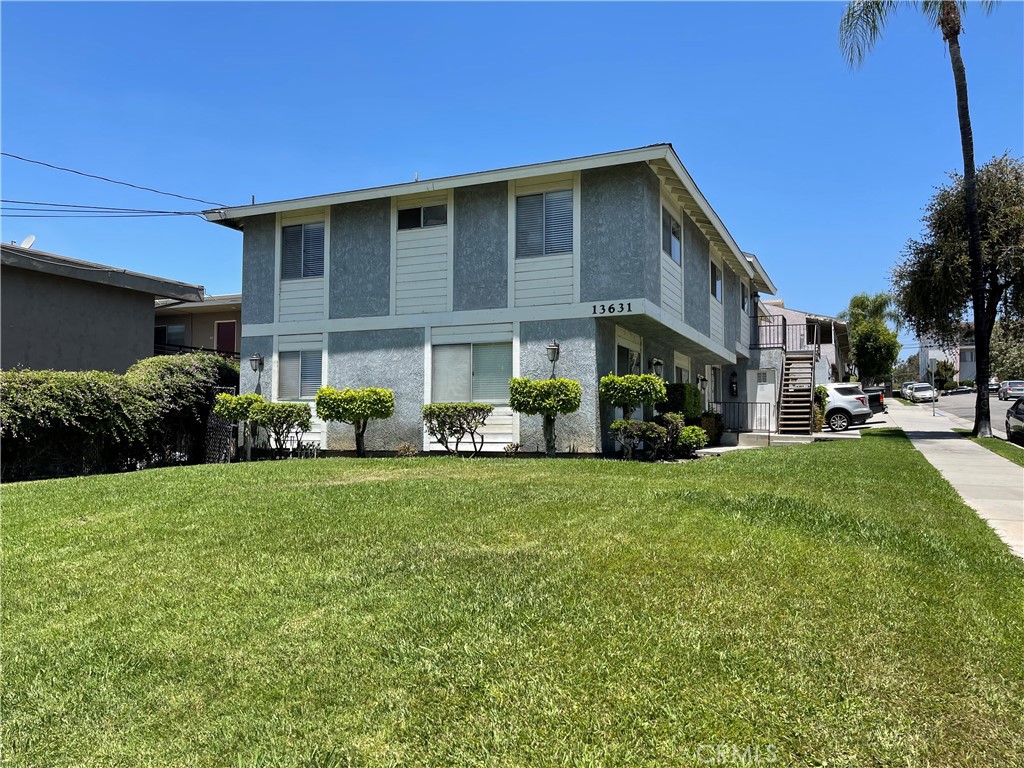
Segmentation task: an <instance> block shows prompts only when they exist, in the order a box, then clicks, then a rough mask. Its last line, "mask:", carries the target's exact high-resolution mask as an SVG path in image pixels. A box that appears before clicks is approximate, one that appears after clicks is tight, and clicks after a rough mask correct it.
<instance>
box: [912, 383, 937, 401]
mask: <svg viewBox="0 0 1024 768" xmlns="http://www.w3.org/2000/svg"><path fill="white" fill-rule="evenodd" d="M910 399H911V400H913V401H914V402H915V403H930V402H932V401H933V400H935V399H936V396H935V388H934V387H933V386H932V385H931V384H915V385H914V387H913V389H911V390H910Z"/></svg>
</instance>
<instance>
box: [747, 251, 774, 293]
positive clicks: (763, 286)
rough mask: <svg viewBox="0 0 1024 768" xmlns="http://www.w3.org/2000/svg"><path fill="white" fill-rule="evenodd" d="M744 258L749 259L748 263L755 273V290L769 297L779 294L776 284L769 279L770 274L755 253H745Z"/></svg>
mask: <svg viewBox="0 0 1024 768" xmlns="http://www.w3.org/2000/svg"><path fill="white" fill-rule="evenodd" d="M743 255H744V256H746V257H747V262H748V263H749V264H750V268H751V269H752V270H753V271H754V278H753V284H754V290H756V291H758V292H759V293H767V294H768V295H769V296H774V295H775V294H777V293H778V292H779V289H778V288H776V287H775V283H773V282H772V279H771V278H770V277H768V273H767V272H766V271H765V269H764V267H762V266H761V260H760V259H758V258H757V256H756V255H755V254H753V253H746V252H744V254H743Z"/></svg>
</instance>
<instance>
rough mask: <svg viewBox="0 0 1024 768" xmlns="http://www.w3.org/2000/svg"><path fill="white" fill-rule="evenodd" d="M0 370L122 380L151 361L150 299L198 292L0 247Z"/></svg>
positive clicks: (186, 297)
mask: <svg viewBox="0 0 1024 768" xmlns="http://www.w3.org/2000/svg"><path fill="white" fill-rule="evenodd" d="M0 251H2V262H0V263H2V277H0V307H2V309H0V324H2V327H3V331H2V333H3V337H2V340H0V367H2V368H13V367H15V366H23V367H25V368H33V369H39V370H42V369H54V370H69V371H76V370H99V371H115V372H118V373H123V372H124V371H126V370H127V369H128V368H129V367H130V366H131V365H132V364H133V363H135V362H137V361H138V360H140V359H142V358H144V357H150V356H152V354H153V317H154V312H153V303H154V300H155V299H156V298H157V297H168V298H173V299H178V300H181V301H201V300H202V296H203V287H202V286H201V285H189V284H188V283H180V282H178V281H176V280H167V279H164V278H162V277H153V276H152V275H143V274H140V273H138V272H129V271H128V270H125V269H118V268H117V267H109V266H106V265H103V264H94V263H92V262H88V261H79V260H78V259H70V258H68V257H66V256H58V255H56V254H53V253H46V252H44V251H37V250H34V249H31V248H22V247H21V246H17V245H3V246H2V248H0Z"/></svg>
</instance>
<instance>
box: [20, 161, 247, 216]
mask: <svg viewBox="0 0 1024 768" xmlns="http://www.w3.org/2000/svg"><path fill="white" fill-rule="evenodd" d="M0 155H3V156H4V157H10V158H12V159H14V160H21V161H22V162H24V163H33V164H35V165H42V166H44V167H46V168H52V169H53V170H55V171H66V172H67V173H74V174H76V175H78V176H85V177H86V178H89V179H98V180H99V181H106V182H109V183H110V184H120V185H121V186H123V187H131V188H132V189H141V190H142V191H144V192H155V193H156V194H158V195H167V196H168V197H176V198H178V199H179V200H192V201H193V202H196V203H205V204H206V205H216V206H217V207H219V208H226V207H227V206H226V205H225V204H224V203H215V202H213V201H211V200H201V199H199V198H198V197H187V196H186V195H176V194H174V193H173V192H162V191H160V190H159V189H153V188H152V187H142V186H139V185H138V184H129V183H128V182H127V181H117V180H116V179H108V178H107V177H106V176H97V175H96V174H92V173H85V172H84V171H76V170H75V169H74V168H64V167H62V166H59V165H52V164H50V163H44V162H43V161H42V160H32V159H30V158H28V157H21V156H20V155H12V154H11V153H10V152H0Z"/></svg>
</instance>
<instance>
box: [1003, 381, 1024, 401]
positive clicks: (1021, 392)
mask: <svg viewBox="0 0 1024 768" xmlns="http://www.w3.org/2000/svg"><path fill="white" fill-rule="evenodd" d="M1018 397H1024V381H1004V382H1003V383H1002V384H1000V385H999V399H1000V400H1015V399H1016V398H1018Z"/></svg>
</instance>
